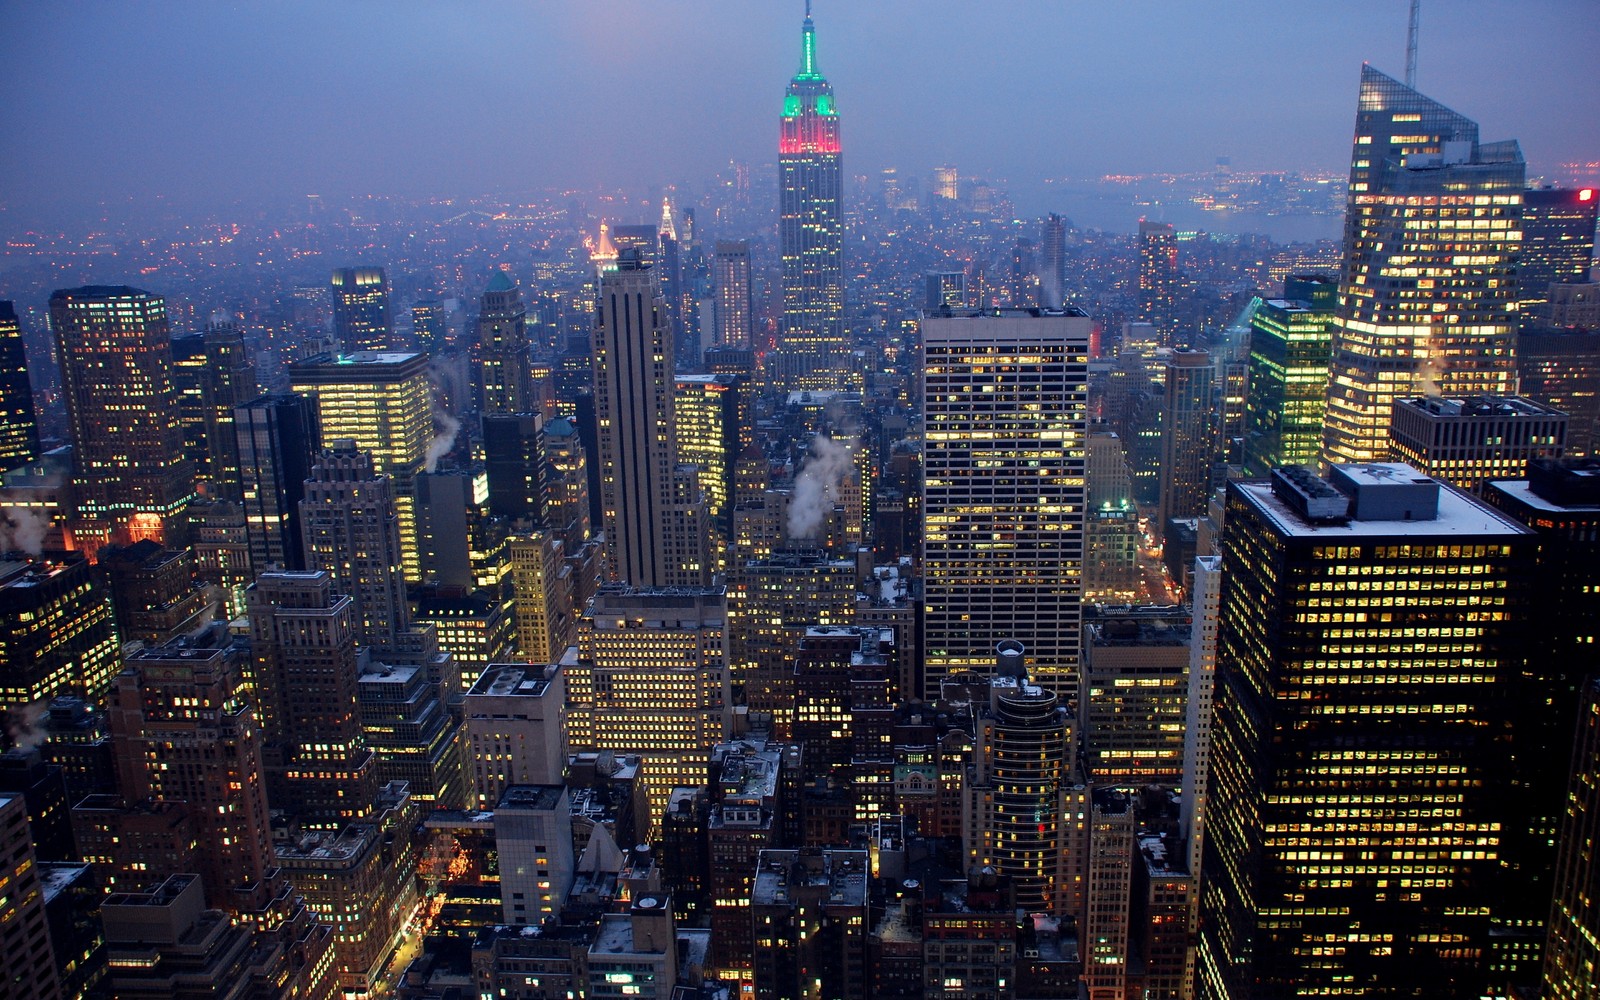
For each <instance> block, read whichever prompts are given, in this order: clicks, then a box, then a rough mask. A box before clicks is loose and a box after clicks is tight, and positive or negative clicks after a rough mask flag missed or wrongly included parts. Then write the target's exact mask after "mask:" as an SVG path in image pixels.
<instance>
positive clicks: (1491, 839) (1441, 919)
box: [1199, 464, 1534, 998]
mask: <svg viewBox="0 0 1600 1000" xmlns="http://www.w3.org/2000/svg"><path fill="white" fill-rule="evenodd" d="M1533 558H1534V536H1533V533H1532V532H1530V531H1529V530H1528V529H1526V528H1524V527H1523V526H1522V525H1520V524H1518V523H1517V522H1516V521H1514V520H1512V519H1511V518H1508V517H1504V516H1502V515H1500V514H1498V513H1496V512H1495V511H1494V510H1492V509H1491V508H1489V507H1487V506H1485V505H1484V504H1482V503H1481V502H1479V501H1477V500H1475V499H1473V498H1472V497H1470V496H1468V495H1466V494H1464V493H1459V492H1456V491H1453V490H1450V489H1448V488H1446V487H1442V486H1441V485H1440V484H1439V483H1437V482H1436V481H1434V480H1432V479H1429V478H1427V477H1424V476H1421V475H1420V474H1418V473H1417V472H1416V471H1415V470H1412V469H1410V468H1408V467H1406V466H1404V465H1399V464H1390V465H1347V466H1335V467H1334V468H1333V470H1332V473H1331V479H1330V480H1324V479H1322V478H1319V477H1318V476H1316V475H1315V474H1314V473H1312V472H1311V471H1310V470H1308V469H1306V468H1304V467H1292V468H1290V469H1286V470H1279V471H1277V472H1275V473H1274V474H1273V477H1272V480H1271V482H1270V484H1269V483H1265V482H1251V483H1240V482H1234V483H1230V484H1229V486H1228V494H1227V515H1226V530H1225V532H1224V534H1223V539H1222V590H1221V597H1220V612H1219V627H1218V651H1217V659H1216V663H1217V669H1216V694H1215V697H1216V702H1215V716H1214V720H1213V729H1212V734H1211V739H1212V750H1211V754H1210V777H1209V788H1208V790H1207V793H1206V802H1205V830H1206V834H1205V848H1204V860H1203V871H1204V879H1203V889H1202V892H1203V899H1202V902H1201V922H1200V945H1199V948H1200V952H1199V966H1200V983H1201V987H1202V991H1203V993H1204V995H1207V996H1211V997H1230V998H1232V997H1238V998H1244V997H1250V998H1273V997H1288V996H1302V995H1306V994H1307V993H1308V992H1310V993H1315V994H1316V995H1320V996H1352V997H1354V996H1361V997H1398V996H1421V995H1429V996H1440V995H1449V996H1479V995H1483V994H1484V992H1485V991H1486V989H1487V988H1488V984H1489V981H1490V961H1491V958H1490V952H1491V930H1492V929H1493V926H1494V923H1493V921H1494V917H1495V915H1496V914H1497V913H1499V912H1500V911H1501V909H1502V908H1503V907H1504V906H1505V905H1506V904H1505V902H1504V901H1505V899H1506V898H1507V895H1508V890H1509V889H1510V887H1511V885H1512V884H1514V882H1515V880H1516V879H1518V878H1520V877H1521V876H1519V875H1517V874H1515V873H1514V869H1515V867H1516V866H1517V863H1518V861H1520V860H1521V859H1519V858H1517V857H1516V856H1515V855H1514V854H1513V853H1512V852H1511V850H1509V849H1508V848H1511V847H1512V846H1514V842H1513V841H1511V840H1509V839H1508V832H1507V831H1508V830H1509V828H1510V827H1511V826H1512V825H1513V820H1514V819H1515V818H1516V812H1517V809H1518V808H1519V807H1520V801H1519V797H1516V796H1513V795H1512V794H1510V793H1511V790H1512V783H1513V782H1512V775H1511V772H1512V771H1513V770H1514V769H1515V768H1516V767H1517V765H1516V764H1515V763H1514V762H1515V760H1517V759H1519V757H1520V750H1521V749H1522V748H1521V747H1520V746H1519V745H1518V743H1517V741H1518V740H1519V739H1520V738H1521V736H1520V734H1519V733H1517V732H1516V731H1515V729H1514V728H1512V724H1511V723H1508V722H1506V721H1505V720H1507V715H1508V713H1507V704H1508V703H1511V702H1513V701H1514V699H1515V698H1516V696H1517V688H1518V685H1519V682H1520V671H1521V658H1522V655H1523V654H1522V652H1521V650H1520V645H1519V644H1520V641H1521V637H1522V625H1523V621H1524V619H1525V616H1526V615H1527V613H1528V610H1527V598H1528V596H1529V593H1528V590H1529V586H1530V582H1531V580H1532V577H1533V572H1534V566H1533ZM1502 733H1510V734H1511V736H1510V738H1509V739H1508V738H1506V737H1505V736H1502V735H1501V734H1502ZM1335 942H1336V944H1334V943H1335Z"/></svg>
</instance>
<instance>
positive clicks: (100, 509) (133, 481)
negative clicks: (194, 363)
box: [50, 285, 194, 545]
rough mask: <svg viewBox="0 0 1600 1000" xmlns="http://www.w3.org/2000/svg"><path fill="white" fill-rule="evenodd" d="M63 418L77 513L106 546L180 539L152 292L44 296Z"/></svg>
mask: <svg viewBox="0 0 1600 1000" xmlns="http://www.w3.org/2000/svg"><path fill="white" fill-rule="evenodd" d="M50 325H51V327H52V328H53V329H54V330H55V334H56V347H57V351H58V357H59V358H60V361H61V381H62V388H63V390H64V393H65V395H66V401H67V416H68V417H69V418H70V420H71V424H72V439H73V445H74V447H73V463H72V464H73V481H74V482H75V483H76V484H77V489H78V517H79V520H80V521H82V522H88V523H89V524H91V525H100V526H102V527H93V528H89V532H90V534H91V535H97V536H100V537H104V538H107V539H108V540H110V541H115V542H129V541H138V540H139V539H142V538H152V539H154V540H156V541H158V542H162V543H163V544H167V545H181V544H183V542H184V541H185V539H186V538H187V532H188V509H189V504H190V502H191V501H192V500H193V499H194V469H193V466H192V465H191V463H190V462H189V460H188V458H187V457H186V456H185V454H184V451H185V450H184V441H183V426H182V423H181V422H180V420H179V414H178V396H177V390H176V389H175V388H174V386H173V381H172V337H171V335H170V333H169V332H168V328H167V306H166V302H165V301H163V300H162V298H161V296H159V295H151V294H150V293H149V292H143V291H140V290H139V289H136V288H128V287H126V286H102V285H92V286H89V287H85V288H70V289H63V290H61V291H58V292H56V293H55V294H53V295H51V296H50Z"/></svg>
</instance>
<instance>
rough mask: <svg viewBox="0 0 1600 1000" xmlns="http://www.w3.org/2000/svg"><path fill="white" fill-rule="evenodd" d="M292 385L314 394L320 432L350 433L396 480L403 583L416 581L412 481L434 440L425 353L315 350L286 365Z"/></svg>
mask: <svg viewBox="0 0 1600 1000" xmlns="http://www.w3.org/2000/svg"><path fill="white" fill-rule="evenodd" d="M289 381H290V383H291V386H292V388H293V390H294V391H295V392H298V393H302V394H304V395H306V396H309V397H311V398H312V399H314V400H315V401H316V407H317V422H318V424H319V426H320V427H321V434H322V440H323V441H325V442H327V441H337V440H341V439H349V440H351V441H354V442H355V445H356V447H357V448H358V449H360V450H361V451H364V452H366V453H367V454H369V455H371V456H372V464H373V467H374V468H375V469H376V471H377V472H379V473H381V474H383V475H386V476H388V477H389V478H390V480H391V481H392V482H393V483H394V502H395V509H396V511H397V513H398V514H399V517H400V544H401V551H402V552H403V553H404V555H405V563H404V565H405V574H406V581H407V582H408V583H420V582H421V569H420V567H419V566H418V564H417V559H416V552H417V511H416V498H415V496H414V495H413V486H414V482H415V479H416V475H417V473H419V472H421V471H422V470H423V469H424V468H425V467H426V466H427V461H428V444H429V442H431V441H432V440H433V436H434V435H433V406H432V398H433V397H432V389H431V388H430V387H429V384H428V357H427V355H425V354H413V353H403V352H379V351H360V352H357V353H355V354H346V355H334V354H319V355H317V356H315V357H311V358H307V359H306V360H304V361H300V362H297V363H295V364H293V365H290V366H289Z"/></svg>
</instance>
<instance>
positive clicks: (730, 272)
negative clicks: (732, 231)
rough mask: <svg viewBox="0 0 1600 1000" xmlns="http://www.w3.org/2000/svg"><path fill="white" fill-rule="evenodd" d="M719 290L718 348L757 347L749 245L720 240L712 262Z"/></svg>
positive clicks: (714, 284) (717, 293)
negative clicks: (754, 345)
mask: <svg viewBox="0 0 1600 1000" xmlns="http://www.w3.org/2000/svg"><path fill="white" fill-rule="evenodd" d="M711 281H712V284H713V286H714V287H715V289H716V292H715V294H716V298H715V299H714V300H713V301H714V302H715V303H716V305H715V310H716V338H717V339H716V341H715V345H716V346H717V347H750V346H752V345H753V344H754V343H755V321H756V320H755V317H756V310H755V290H754V288H753V286H752V284H751V280H750V241H749V240H718V241H717V245H716V251H715V252H714V253H713V255H712V258H711Z"/></svg>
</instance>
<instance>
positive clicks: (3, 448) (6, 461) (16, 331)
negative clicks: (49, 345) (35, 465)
mask: <svg viewBox="0 0 1600 1000" xmlns="http://www.w3.org/2000/svg"><path fill="white" fill-rule="evenodd" d="M38 457H39V422H38V417H37V416H36V415H35V413H34V410H33V385H32V384H31V383H30V382H29V381H28V353H27V351H26V349H25V348H24V346H23V342H22V327H21V325H20V324H18V323H17V312H16V310H15V309H14V308H13V307H12V305H11V303H10V302H7V301H5V300H3V299H0V472H10V471H11V470H12V469H15V468H18V467H19V466H23V465H27V464H28V463H29V462H31V461H33V460H34V459H36V458H38Z"/></svg>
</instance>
